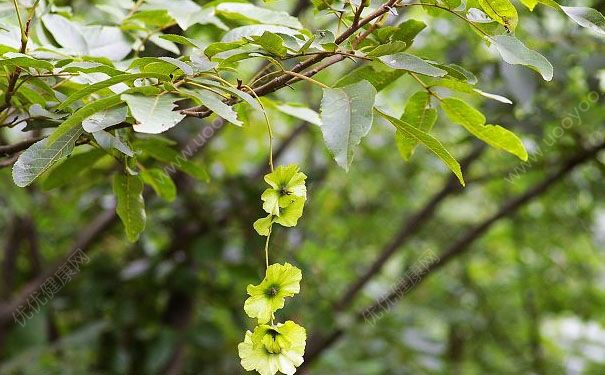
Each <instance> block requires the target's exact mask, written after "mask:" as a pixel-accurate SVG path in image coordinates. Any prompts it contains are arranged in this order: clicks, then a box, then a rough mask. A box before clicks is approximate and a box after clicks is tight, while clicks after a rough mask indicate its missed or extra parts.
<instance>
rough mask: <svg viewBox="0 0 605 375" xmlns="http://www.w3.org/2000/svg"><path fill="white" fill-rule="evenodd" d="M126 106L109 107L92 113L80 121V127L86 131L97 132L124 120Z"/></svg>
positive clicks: (126, 112) (126, 111)
mask: <svg viewBox="0 0 605 375" xmlns="http://www.w3.org/2000/svg"><path fill="white" fill-rule="evenodd" d="M127 114H128V108H127V107H125V106H121V107H117V108H109V109H106V110H103V111H100V112H97V113H95V114H93V115H92V116H90V117H87V118H85V119H84V120H83V121H82V127H83V128H84V130H85V131H86V132H88V133H94V132H98V131H99V130H103V129H106V128H108V127H110V126H112V125H117V124H119V123H121V122H123V121H124V120H126V115H127Z"/></svg>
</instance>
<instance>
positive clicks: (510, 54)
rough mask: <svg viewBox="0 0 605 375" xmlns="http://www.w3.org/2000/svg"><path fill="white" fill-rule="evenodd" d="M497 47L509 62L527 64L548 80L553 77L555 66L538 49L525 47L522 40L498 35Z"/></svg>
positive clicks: (495, 40)
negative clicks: (533, 49)
mask: <svg viewBox="0 0 605 375" xmlns="http://www.w3.org/2000/svg"><path fill="white" fill-rule="evenodd" d="M493 42H494V45H495V46H496V49H497V50H498V52H499V53H500V56H502V59H503V60H504V61H506V62H507V63H509V64H513V65H525V66H528V67H530V68H532V69H533V70H535V71H537V72H538V73H540V74H541V75H542V78H544V80H546V81H550V80H551V79H552V77H553V67H552V65H551V64H550V62H548V60H546V58H545V57H544V56H542V55H540V54H539V53H538V52H536V51H532V50H530V49H529V48H527V47H525V45H524V44H523V43H521V41H520V40H518V39H517V38H515V37H514V36H510V35H497V36H495V37H494V38H493Z"/></svg>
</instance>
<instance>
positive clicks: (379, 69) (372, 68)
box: [334, 64, 405, 91]
mask: <svg viewBox="0 0 605 375" xmlns="http://www.w3.org/2000/svg"><path fill="white" fill-rule="evenodd" d="M404 74H405V71H403V70H392V69H390V68H388V67H386V66H385V65H384V64H376V65H374V64H368V65H363V66H361V67H359V68H357V69H354V70H353V71H351V72H349V73H348V74H347V75H345V76H344V77H342V78H341V79H339V80H338V81H337V82H336V84H334V86H335V87H343V86H348V85H351V84H353V83H356V82H359V81H363V80H365V81H368V82H370V83H371V84H372V86H374V88H375V89H376V91H381V90H382V89H384V88H385V87H387V86H388V85H390V84H391V83H393V82H395V81H396V80H397V79H398V78H399V77H401V76H402V75H404Z"/></svg>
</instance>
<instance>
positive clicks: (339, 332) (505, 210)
mask: <svg viewBox="0 0 605 375" xmlns="http://www.w3.org/2000/svg"><path fill="white" fill-rule="evenodd" d="M604 148H605V142H604V143H601V144H598V145H596V146H593V147H590V148H587V149H583V150H582V151H580V152H578V153H577V154H575V155H574V156H573V157H571V158H569V159H568V160H567V161H565V162H563V163H562V166H561V167H560V168H559V169H558V170H556V171H555V172H553V173H551V174H549V175H548V176H546V177H545V178H544V179H543V180H542V181H541V182H538V183H536V184H535V185H533V186H532V187H530V188H529V189H527V190H526V191H525V192H524V193H523V194H521V195H519V196H517V197H516V198H513V199H511V200H509V201H507V202H505V203H504V204H503V205H502V207H501V208H500V209H499V210H498V211H497V212H496V213H494V214H493V215H491V216H489V217H488V218H486V219H485V220H484V221H482V222H481V223H479V224H477V225H475V226H474V227H472V228H471V229H469V230H468V231H467V232H466V233H464V234H463V235H462V236H461V237H460V238H459V239H458V240H457V241H456V242H454V243H453V244H452V245H451V246H449V247H448V248H446V249H445V250H444V251H443V252H442V253H441V255H440V256H439V257H438V258H437V259H436V260H434V261H432V262H430V263H429V264H428V265H427V267H426V268H425V270H426V271H425V273H424V275H423V277H422V278H421V279H420V280H416V282H414V284H412V281H411V280H409V279H408V278H403V279H402V281H401V283H400V284H399V285H398V287H397V290H394V291H392V292H391V293H389V294H387V295H386V296H384V297H383V298H380V299H379V300H378V301H377V302H375V303H373V304H371V305H370V306H368V307H367V308H365V309H363V310H362V311H361V312H358V313H357V314H356V320H357V321H362V320H363V319H365V318H366V317H368V316H370V315H372V314H375V312H377V311H381V310H383V309H385V305H386V306H387V307H391V306H393V305H394V304H395V303H397V302H398V301H399V300H400V299H401V298H402V297H403V294H402V293H401V290H408V289H410V288H411V287H416V286H417V285H418V284H420V283H422V282H423V281H425V280H426V279H427V277H428V276H429V275H431V274H433V273H435V271H437V270H439V269H440V268H442V267H444V266H445V265H447V264H448V263H450V262H451V261H452V260H454V259H456V257H458V256H460V255H462V254H464V253H466V252H467V251H469V250H470V249H471V245H472V244H473V243H474V242H475V241H476V240H477V239H479V238H481V236H483V235H484V234H485V233H486V232H487V231H488V230H489V229H490V228H491V227H492V226H493V225H494V224H495V223H497V222H498V221H499V220H501V219H504V218H507V217H509V216H511V215H513V214H514V213H515V212H516V211H517V210H518V209H519V208H521V207H523V206H524V205H525V204H527V203H528V202H530V201H532V200H534V199H535V198H537V197H539V196H541V195H542V194H544V193H546V192H547V191H548V190H549V189H550V188H551V187H553V186H555V185H556V184H557V183H558V182H560V181H561V180H563V179H564V178H565V177H566V176H567V175H568V174H569V173H570V172H572V171H573V170H574V169H575V168H577V167H578V166H580V165H582V164H583V163H585V162H587V161H589V160H591V159H593V158H594V157H595V156H596V155H597V154H598V153H599V152H600V151H601V150H603V149H604ZM410 271H411V270H410V269H407V270H406V271H405V272H404V274H409V273H410ZM345 333H346V332H345V331H344V330H343V329H342V328H337V329H335V330H333V331H332V332H330V333H329V334H328V335H326V336H323V337H319V336H317V335H316V336H313V337H312V340H310V342H309V345H308V349H307V352H306V354H305V362H304V363H303V365H302V366H301V367H300V369H301V370H302V369H307V368H308V367H309V366H310V365H311V364H312V363H313V362H314V361H315V360H316V359H317V358H318V356H319V355H320V354H321V353H322V352H323V351H325V350H327V349H328V348H329V347H331V346H332V344H334V343H335V342H336V341H337V340H338V339H339V338H340V337H342V336H343V335H344V334H345Z"/></svg>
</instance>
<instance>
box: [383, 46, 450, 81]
mask: <svg viewBox="0 0 605 375" xmlns="http://www.w3.org/2000/svg"><path fill="white" fill-rule="evenodd" d="M379 59H380V61H382V62H383V63H385V64H386V65H388V66H390V67H391V68H394V69H402V70H406V71H409V72H414V73H418V74H424V75H427V76H431V77H443V76H445V75H447V72H446V71H445V70H443V69H439V68H436V67H434V66H433V65H431V64H429V63H428V62H426V61H425V60H423V59H421V58H420V57H417V56H414V55H410V54H409V53H405V52H400V53H396V54H394V55H386V56H381V57H380V58H379Z"/></svg>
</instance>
